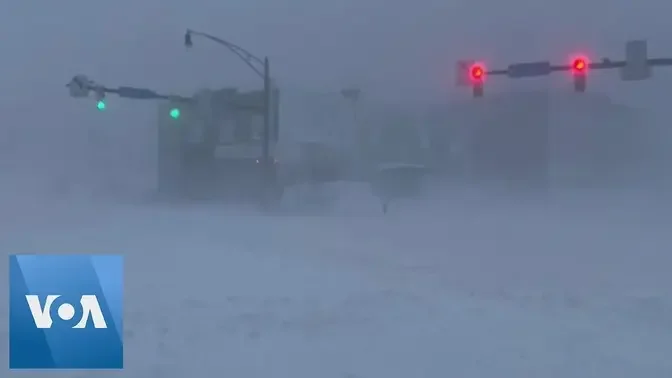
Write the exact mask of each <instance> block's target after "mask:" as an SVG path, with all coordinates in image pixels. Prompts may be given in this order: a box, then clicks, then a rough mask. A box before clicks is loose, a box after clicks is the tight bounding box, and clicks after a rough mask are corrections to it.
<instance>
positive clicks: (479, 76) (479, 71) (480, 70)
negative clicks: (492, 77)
mask: <svg viewBox="0 0 672 378" xmlns="http://www.w3.org/2000/svg"><path fill="white" fill-rule="evenodd" d="M469 76H470V77H471V80H473V81H482V80H483V77H484V76H485V68H484V67H483V65H481V64H474V65H472V66H471V68H469Z"/></svg>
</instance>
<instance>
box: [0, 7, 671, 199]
mask: <svg viewBox="0 0 672 378" xmlns="http://www.w3.org/2000/svg"><path fill="white" fill-rule="evenodd" d="M671 7H672V6H670V5H669V4H667V3H666V2H663V1H639V2H632V1H623V0H617V1H615V0H612V1H609V2H606V1H605V2H600V1H593V2H579V1H574V0H570V1H562V2H538V1H520V0H517V1H507V2H501V1H490V2H487V1H452V2H445V1H438V0H423V1H415V2H412V3H411V2H402V1H396V0H395V1H389V0H387V1H382V0H358V1H352V0H343V1H338V2H323V1H285V2H281V3H280V2H277V1H268V0H262V1H254V2H242V1H229V2H215V1H190V2H176V1H172V0H169V1H155V0H145V1H140V2H138V1H127V0H121V1H115V2H104V3H100V2H85V3H82V2H72V1H65V2H40V3H35V2H24V1H15V0H10V1H6V2H4V3H3V5H2V10H1V12H0V32H1V33H2V35H3V39H2V56H3V60H2V63H3V64H2V67H3V69H2V71H0V75H1V76H0V82H1V83H2V96H1V97H0V120H1V122H0V136H1V139H0V141H1V145H2V148H1V149H0V154H1V155H2V159H1V160H0V164H1V166H2V170H1V172H2V177H3V180H2V186H3V190H5V191H7V190H10V187H16V186H18V187H19V188H20V190H21V192H22V193H24V194H25V193H26V190H27V188H30V189H37V188H39V187H42V188H44V187H45V186H49V187H50V189H49V190H53V191H58V190H61V189H63V188H62V187H63V186H71V187H72V186H77V185H80V186H83V185H84V186H85V185H89V184H90V182H89V183H88V184H87V183H86V180H85V179H84V178H85V177H89V178H90V176H91V175H92V174H95V175H96V177H97V178H96V179H95V180H97V181H100V180H104V181H106V182H108V183H106V184H105V185H106V186H109V185H113V184H112V183H114V185H119V186H129V185H131V186H134V187H137V186H138V185H141V186H143V187H144V186H145V185H149V183H148V182H151V181H152V180H151V179H150V176H151V175H152V174H153V172H152V171H153V169H154V165H153V164H154V163H153V160H151V159H150V157H153V154H154V152H153V148H154V147H153V146H154V143H155V141H154V139H155V138H154V137H155V134H154V133H155V130H154V128H155V126H156V113H157V110H156V109H157V106H156V104H155V103H153V102H152V101H134V100H124V99H119V98H117V97H116V96H113V95H111V96H109V97H108V99H107V106H108V109H107V110H106V111H104V112H99V111H98V110H97V109H96V108H95V103H94V101H93V100H92V99H88V100H75V99H72V98H70V97H69V96H68V93H67V90H66V88H65V87H64V85H65V84H66V83H67V82H68V81H69V80H70V78H71V77H72V76H73V75H75V74H79V73H81V74H86V75H89V76H90V77H91V78H92V79H93V80H95V81H97V82H100V83H103V84H105V85H108V86H111V87H116V86H119V85H130V86H139V87H149V88H152V89H156V90H158V91H162V92H165V93H176V94H183V95H191V94H192V93H193V92H194V91H195V90H196V89H198V88H201V87H211V88H218V87H223V86H239V87H241V88H243V89H252V88H259V87H260V86H261V82H260V80H259V79H258V77H256V75H254V73H252V72H251V71H250V70H249V69H248V67H246V66H245V65H244V64H243V63H242V62H240V61H239V60H238V58H237V57H235V56H234V55H233V54H230V53H229V52H228V51H226V50H225V49H223V48H221V47H220V46H217V45H216V44H213V43H208V42H209V41H206V40H200V39H195V40H194V48H193V49H191V51H186V50H185V48H184V46H183V33H184V31H185V29H186V28H192V29H195V30H202V31H205V32H208V33H212V34H214V35H218V36H221V37H223V38H224V39H227V40H230V41H232V42H234V43H236V44H239V45H241V46H243V47H245V48H246V49H248V50H250V51H251V52H253V53H254V54H256V55H258V56H264V55H268V56H269V57H270V59H271V69H272V75H273V76H274V78H276V80H277V82H278V84H279V86H280V87H281V88H282V90H283V91H284V93H283V94H284V95H285V96H286V97H289V96H292V95H294V96H299V95H305V96H309V95H311V93H330V92H334V93H336V92H338V91H340V90H341V89H342V88H344V87H350V86H358V87H360V88H361V89H362V90H363V97H364V98H366V99H375V100H381V101H396V102H402V101H415V102H424V101H427V102H432V103H440V102H442V101H445V102H450V101H452V99H453V98H454V97H467V96H469V95H470V93H469V90H468V88H460V90H459V91H457V89H458V88H455V87H454V77H453V72H454V62H455V61H456V60H457V59H461V58H471V57H473V58H477V59H481V60H482V61H483V62H485V63H486V65H487V66H488V67H489V68H499V67H505V66H506V65H508V64H509V63H513V62H520V61H525V60H544V59H549V60H552V61H554V62H564V61H566V60H567V59H569V56H570V55H571V54H572V53H576V52H582V53H585V54H586V55H588V56H589V57H590V58H591V59H593V60H598V59H601V58H602V57H605V56H606V57H610V58H612V59H621V58H622V57H623V54H624V51H623V50H624V43H625V41H627V40H628V39H637V38H646V39H648V41H649V52H650V55H651V56H667V55H669V54H672V52H670V51H669V48H668V47H669V37H668V33H667V28H666V26H667V24H668V21H669V20H668V19H667V15H668V14H669V11H670V8H671ZM671 78H672V72H667V70H666V69H664V68H662V69H657V70H656V71H655V73H654V78H653V79H652V80H648V81H644V82H634V83H622V82H620V80H619V77H618V73H617V72H616V71H615V70H611V72H592V73H591V75H590V77H589V79H588V90H589V91H601V92H605V93H607V94H608V95H609V96H610V97H611V98H612V100H614V101H616V102H622V103H624V104H628V105H631V106H636V107H644V108H646V109H649V111H650V112H651V115H652V116H654V117H655V119H658V120H660V121H661V122H662V121H663V120H667V119H668V117H669V114H668V113H669V111H668V108H669V106H668V103H669V97H668V95H667V92H668V91H669V88H670V85H672V80H671ZM570 85H571V83H570V82H569V79H568V78H567V77H566V75H562V74H556V75H552V77H548V78H537V79H531V80H517V81H513V80H509V79H506V78H497V77H492V78H490V79H489V80H488V82H487V83H486V96H487V94H488V93H492V92H493V91H505V90H508V89H513V88H526V87H530V88H546V87H548V88H555V87H557V88H562V89H563V90H569V88H570ZM335 97H336V96H335ZM281 127H282V128H284V129H286V128H291V127H292V125H289V124H288V122H284V123H283V125H282V126H281ZM122 177H125V179H123V180H121V178H122ZM89 181H91V180H89ZM19 183H21V184H20V185H17V184H19ZM131 183H133V184H131ZM139 183H142V184H139ZM24 184H25V185H24ZM59 188H60V189H59ZM15 189H16V188H15ZM118 189H119V190H136V189H137V188H127V187H126V188H118ZM71 190H72V188H71Z"/></svg>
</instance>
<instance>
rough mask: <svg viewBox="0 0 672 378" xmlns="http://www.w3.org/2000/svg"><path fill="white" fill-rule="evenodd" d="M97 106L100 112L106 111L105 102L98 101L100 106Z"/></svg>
mask: <svg viewBox="0 0 672 378" xmlns="http://www.w3.org/2000/svg"><path fill="white" fill-rule="evenodd" d="M96 106H97V107H98V110H105V101H103V100H100V101H98V104H97V105H96Z"/></svg>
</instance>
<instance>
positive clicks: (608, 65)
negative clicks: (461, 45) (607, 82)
mask: <svg viewBox="0 0 672 378" xmlns="http://www.w3.org/2000/svg"><path fill="white" fill-rule="evenodd" d="M647 63H648V65H649V66H652V67H655V66H672V58H651V59H647ZM625 65H626V61H624V60H616V61H614V60H610V59H603V60H602V61H600V62H594V63H587V68H588V69H590V70H604V69H614V68H621V67H625ZM515 66H517V65H516V64H514V65H511V66H509V67H508V68H504V69H498V70H489V71H486V74H487V75H488V76H493V75H494V76H511V71H512V70H511V68H512V67H515ZM571 70H572V66H571V65H570V64H563V65H550V66H548V73H551V72H560V71H571ZM525 76H539V75H537V74H531V75H521V77H525Z"/></svg>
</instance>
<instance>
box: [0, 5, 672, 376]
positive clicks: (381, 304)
mask: <svg viewBox="0 0 672 378" xmlns="http://www.w3.org/2000/svg"><path fill="white" fill-rule="evenodd" d="M670 11H672V3H670V2H669V1H663V0H655V1H654V0H648V1H647V0H641V1H632V0H628V1H625V0H609V1H607V0H593V1H578V0H565V1H540V0H535V1H532V0H508V1H502V0H499V1H481V0H470V1H463V0H456V1H444V0H441V1H440V0H415V1H410V0H404V1H401V0H385V1H383V0H357V1H354V0H340V1H329V2H326V1H321V0H310V1H308V0H256V1H241V0H230V1H214V0H210V1H203V0H190V1H180V2H177V1H174V0H162V1H158V0H133V1H131V0H117V1H107V2H100V1H98V2H94V1H89V2H84V1H69V0H63V1H40V2H37V1H25V0H22V1H19V0H3V1H2V2H0V35H1V36H2V38H0V47H1V48H2V49H1V50H0V52H1V54H2V55H1V56H2V60H1V62H2V65H1V67H2V70H0V83H1V84H2V85H1V86H0V88H1V89H0V93H1V95H0V250H2V251H3V252H4V253H5V254H11V253H113V254H124V255H125V256H127V257H128V261H129V264H128V272H127V273H128V275H127V278H126V280H127V282H126V285H127V287H128V288H129V289H128V290H127V292H128V294H127V297H128V298H126V299H125V300H126V307H127V310H128V311H127V315H126V318H125V320H124V321H125V328H126V329H127V332H128V333H127V334H126V340H125V342H126V345H125V348H126V350H127V360H128V361H127V370H126V371H125V372H120V373H119V375H120V376H126V377H150V376H151V377H170V376H190V375H191V376H211V375H212V374H213V372H216V374H217V375H219V376H231V377H243V376H247V377H269V376H277V377H283V376H286V377H328V378H331V377H333V378H336V377H338V378H343V377H347V378H368V377H386V378H396V377H399V378H401V377H404V378H407V377H411V376H418V375H419V376H427V377H430V376H431V377H434V376H435V377H445V376H451V375H453V376H461V377H486V376H487V377H495V376H500V377H505V376H511V377H525V376H529V377H543V376H559V377H560V376H561V377H579V376H602V377H623V378H625V377H634V376H641V377H669V376H670V372H672V363H671V362H670V359H669V351H670V350H672V337H670V336H671V335H670V329H672V324H671V323H670V319H672V301H671V300H670V298H672V295H671V293H670V290H671V289H670V288H672V284H671V282H670V275H669V267H670V258H669V246H670V245H672V243H671V242H670V237H669V235H668V234H669V224H670V222H669V214H670V212H669V207H668V208H663V207H660V206H659V205H660V203H654V204H653V206H650V207H647V208H645V209H641V208H639V209H638V210H642V211H639V212H634V211H629V210H630V208H628V206H622V207H619V208H618V209H613V208H612V205H613V202H612V203H609V204H607V205H603V204H598V205H595V206H594V207H592V208H590V209H588V208H587V207H586V206H584V205H585V203H578V202H577V203H573V204H572V206H558V207H556V208H553V209H550V210H549V209H548V208H547V207H546V206H529V207H526V206H523V205H522V202H524V201H521V202H515V203H513V202H512V203H509V202H507V203H495V202H494V201H493V202H486V201H483V200H482V199H481V198H468V200H467V199H465V200H463V201H454V202H450V201H445V202H441V201H437V202H432V201H427V203H425V204H424V205H418V206H417V207H415V208H414V207H413V206H411V205H409V206H408V207H403V206H401V205H400V207H399V211H397V210H396V209H395V211H391V213H390V214H388V215H387V216H385V217H383V216H382V215H380V208H379V203H378V202H376V201H375V199H371V198H370V196H369V197H367V198H365V199H364V200H362V199H361V198H354V197H357V196H361V192H362V191H360V192H357V193H353V194H352V197H353V198H352V199H351V198H346V199H345V201H350V203H351V205H350V206H351V207H352V208H355V209H356V210H357V211H358V212H356V214H360V215H361V214H365V215H364V216H360V217H347V216H345V217H338V216H334V217H320V216H306V217H294V216H287V217H283V216H279V217H276V216H257V215H258V214H257V213H253V212H237V211H231V209H229V208H225V209H222V208H216V207H214V206H213V207H211V206H209V205H208V204H205V205H195V206H194V207H188V208H187V207H186V206H185V207H184V208H182V207H179V206H175V207H168V206H166V207H161V206H155V207H152V206H148V207H142V208H141V210H138V209H136V208H132V207H130V209H129V206H125V205H118V204H117V206H107V207H105V206H99V207H97V206H86V205H85V206H82V207H79V208H78V207H77V206H75V205H73V204H72V203H67V201H65V203H64V202H60V203H57V202H58V201H52V199H53V198H77V199H80V200H82V199H84V200H85V199H86V198H88V196H90V198H100V197H101V196H105V195H108V194H115V195H119V194H121V195H129V196H134V195H137V194H138V193H144V192H145V191H146V190H148V189H149V188H151V187H152V185H153V181H154V179H155V165H154V164H155V160H154V158H155V157H154V154H155V143H156V122H157V120H156V117H157V111H158V110H157V104H156V103H155V102H153V101H134V100H124V99H120V98H118V97H116V96H114V95H110V96H108V97H107V99H106V104H107V109H106V110H105V111H104V112H100V111H98V110H97V109H96V106H95V100H94V99H92V98H91V99H83V100H82V99H78V100H76V99H73V98H70V97H69V95H68V91H67V88H66V87H65V84H66V83H67V82H68V81H69V80H70V79H71V78H72V77H73V76H74V75H75V74H85V75H88V76H89V77H90V78H91V79H93V80H95V81H97V82H99V83H102V84H105V85H107V86H110V87H117V86H120V85H128V86H137V87H149V88H152V89H155V90H157V91H160V92H165V93H175V94H182V95H187V96H189V95H191V94H193V93H194V92H195V91H196V90H197V89H199V88H201V87H210V88H219V87H224V86H239V87H241V88H242V89H255V88H260V87H261V85H262V83H261V81H260V80H259V78H258V77H257V76H256V75H255V74H254V73H253V72H251V71H250V70H249V68H248V67H246V66H245V65H244V64H243V63H242V62H240V61H239V59H238V58H237V57H236V56H234V55H233V54H231V53H229V52H228V51H227V50H226V49H223V48H221V47H220V46H218V45H216V44H213V43H208V41H206V40H202V39H197V38H194V47H193V48H192V49H191V50H190V51H186V50H185V48H184V46H183V34H184V32H185V29H186V28H191V29H194V30H199V31H203V32H207V33H210V34H213V35H217V36H220V37H222V38H224V39H226V40H229V41H231V42H233V43H236V44H238V45H240V46H242V47H244V48H245V49H247V50H249V51H251V52H252V53H254V54H255V55H258V56H261V57H263V56H264V55H268V56H269V57H270V59H271V70H272V75H273V76H274V78H275V79H276V80H277V82H278V84H279V86H280V88H281V90H282V91H283V92H282V93H283V96H287V97H288V98H292V97H293V98H295V99H297V100H296V101H297V103H300V102H301V101H300V99H301V98H302V96H303V97H304V98H310V96H313V95H315V94H320V96H326V97H325V98H329V97H332V98H334V101H339V100H338V99H339V98H340V95H339V94H338V92H339V91H340V90H341V89H343V88H344V87H351V86H358V87H360V88H361V89H362V91H363V95H362V98H363V101H372V102H375V101H381V102H389V103H395V102H397V103H405V102H417V103H423V102H427V103H434V104H436V103H439V104H440V103H442V102H445V103H446V104H449V103H452V102H453V101H458V100H464V99H468V100H470V96H471V92H470V89H469V88H456V87H455V86H454V82H455V80H454V77H453V74H454V63H455V61H456V60H458V59H464V58H475V59H479V60H482V61H483V62H484V63H485V64H486V65H487V67H489V68H501V67H506V66H507V65H508V64H510V63H514V62H521V61H536V60H551V61H553V62H565V61H567V60H568V59H569V56H570V55H571V54H573V53H584V54H586V55H587V56H589V57H590V58H591V59H592V60H599V59H601V58H602V57H609V58H612V59H622V58H623V55H624V46H625V42H626V41H627V40H630V39H640V38H644V39H647V40H648V42H649V54H650V56H652V57H660V56H662V57H668V56H672V44H671V43H670V42H672V37H670V34H669V16H670V13H671V12H670ZM571 88H572V87H571V81H570V79H569V78H568V75H563V74H555V75H552V76H549V77H547V78H534V79H530V80H510V79H506V78H497V77H490V78H489V79H488V81H487V82H486V85H485V90H486V94H485V96H486V97H485V99H487V98H488V96H489V95H491V94H493V93H495V92H506V91H509V90H519V89H530V90H544V89H553V90H556V89H557V90H560V91H564V92H568V93H570V94H573V93H571ZM670 88H672V69H665V68H659V69H656V70H655V71H654V77H653V79H651V80H648V81H643V82H632V83H622V82H620V79H619V76H618V72H617V71H616V70H610V71H608V72H596V71H593V72H591V73H590V74H589V77H588V91H589V92H593V91H594V92H602V93H604V94H606V95H608V96H609V97H610V98H611V100H612V101H614V102H616V103H622V104H625V105H628V106H631V107H635V108H640V109H643V110H644V111H645V112H647V116H648V118H649V119H651V120H652V122H655V123H657V124H660V125H663V126H664V125H665V124H666V123H667V122H668V120H669V119H670V116H672V114H671V113H672V107H671V106H670V96H669V91H670ZM325 101H327V100H325ZM341 101H342V99H341ZM327 102H328V101H327ZM345 109H346V110H347V109H348V107H347V106H345ZM301 111H302V110H301V108H300V106H299V105H297V106H296V107H295V108H294V109H293V110H291V111H289V110H287V109H281V112H290V113H291V112H299V113H300V112H301ZM306 111H308V110H306ZM294 116H295V117H297V118H300V115H298V114H296V113H294ZM347 118H348V117H347V116H344V119H347ZM281 119H282V118H281ZM567 119H571V117H568V118H567ZM554 120H555V121H556V122H558V124H562V121H563V119H562V114H560V115H558V114H556V115H555V118H554ZM281 122H282V124H281V128H282V129H283V130H284V129H286V128H292V127H305V126H306V125H292V124H291V123H287V122H284V121H282V120H281ZM333 126H334V127H337V126H338V124H337V122H333ZM336 133H338V131H337V132H336ZM294 135H301V133H295V134H294ZM660 139H661V143H662V144H665V143H666V142H667V141H666V140H665V138H660ZM353 192H356V190H353ZM349 195H350V194H348V193H345V194H343V197H348V196H349ZM367 195H368V194H367ZM519 199H520V198H519ZM622 204H623V203H621V205H622ZM87 205H88V204H87ZM534 205H538V203H536V204H534ZM51 208H55V210H56V211H50V210H52V209H51ZM82 208H85V209H82ZM586 209H588V210H586ZM591 210H593V211H591ZM595 210H597V211H595ZM611 210H613V211H611ZM659 215H660V217H659ZM661 219H662V222H661ZM7 260H8V259H0V275H2V273H4V272H6V271H7V269H6V266H5V265H2V264H3V262H4V261H7ZM7 292H8V291H5V290H0V304H2V303H7V301H6V300H5V297H3V295H7V294H5V293H7ZM157 293H158V294H157ZM149 298H151V299H153V300H154V301H150V300H149ZM157 309H158V310H157ZM7 313H8V311H0V320H2V321H4V319H5V316H6V315H5V314H7ZM215 325H216V326H217V327H215ZM6 330H7V328H4V331H2V332H4V333H2V332H0V338H3V337H5V336H6ZM399 340H405V341H406V340H407V342H402V343H400V342H399ZM7 345H8V343H0V356H5V355H7V353H5V350H6V348H7ZM3 348H5V349H3ZM269 372H270V373H269ZM22 373H23V372H21V373H18V374H16V376H17V377H18V376H22V377H28V376H32V375H26V374H22ZM418 373H420V374H418ZM3 374H4V372H3V373H0V375H3ZM27 374H30V373H27ZM81 374H89V373H87V372H82V373H69V372H64V373H63V375H62V377H68V378H71V377H79V376H81ZM114 374H115V373H112V375H106V376H113V375H114ZM103 375H105V373H104V374H103ZM3 376H4V375H3ZM8 376H9V375H8Z"/></svg>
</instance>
